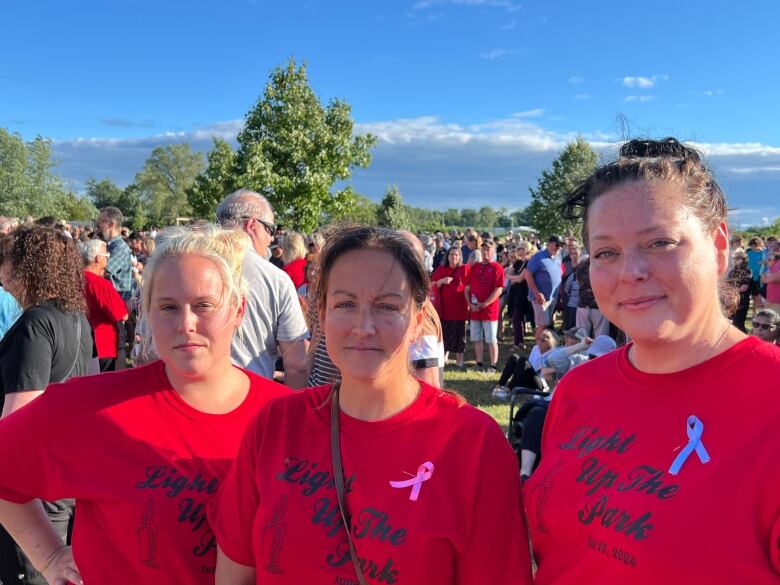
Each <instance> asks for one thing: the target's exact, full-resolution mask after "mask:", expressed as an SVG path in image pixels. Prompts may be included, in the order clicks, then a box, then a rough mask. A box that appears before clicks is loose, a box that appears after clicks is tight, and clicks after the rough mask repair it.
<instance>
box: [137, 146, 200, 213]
mask: <svg viewBox="0 0 780 585" xmlns="http://www.w3.org/2000/svg"><path fill="white" fill-rule="evenodd" d="M202 168H203V156H202V155H201V154H200V153H199V152H192V147H191V146H190V145H189V144H188V143H184V144H170V145H167V146H158V147H157V148H155V149H154V150H153V151H152V154H151V156H150V157H149V158H148V159H146V162H145V163H144V166H143V168H142V169H141V170H140V171H139V173H138V174H137V175H136V176H135V184H136V186H137V187H138V193H139V197H140V200H141V202H142V203H143V205H144V208H145V209H146V210H147V213H148V217H149V219H151V220H152V221H153V222H155V223H157V224H159V225H164V224H165V223H167V222H169V221H170V220H172V219H174V218H176V217H187V216H189V215H190V214H191V213H192V210H191V209H190V205H189V203H188V201H187V189H189V188H190V187H191V186H192V185H193V183H194V182H195V177H197V176H198V174H199V173H200V172H201V169H202Z"/></svg>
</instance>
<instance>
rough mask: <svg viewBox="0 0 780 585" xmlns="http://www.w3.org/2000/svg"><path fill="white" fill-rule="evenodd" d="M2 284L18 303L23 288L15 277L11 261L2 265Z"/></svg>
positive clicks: (0, 266)
mask: <svg viewBox="0 0 780 585" xmlns="http://www.w3.org/2000/svg"><path fill="white" fill-rule="evenodd" d="M0 283H2V285H3V288H4V289H5V291H6V292H7V293H10V294H11V295H12V296H13V297H14V298H15V299H16V300H17V301H19V300H20V297H19V295H20V293H21V287H20V286H19V282H18V281H17V280H16V278H15V277H14V275H13V268H12V267H11V262H10V261H9V260H6V261H5V262H3V263H2V265H0Z"/></svg>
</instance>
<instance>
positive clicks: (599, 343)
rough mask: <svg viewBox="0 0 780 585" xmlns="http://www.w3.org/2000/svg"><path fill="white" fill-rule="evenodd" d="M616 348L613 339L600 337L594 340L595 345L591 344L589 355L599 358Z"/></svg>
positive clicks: (606, 336) (604, 336)
mask: <svg viewBox="0 0 780 585" xmlns="http://www.w3.org/2000/svg"><path fill="white" fill-rule="evenodd" d="M616 347H617V344H616V343H615V340H614V339H612V338H611V337H610V336H609V335H599V336H597V337H596V339H594V340H593V343H591V344H590V347H589V348H588V355H592V356H594V357H599V356H602V355H604V354H605V353H609V352H610V351H612V350H613V349H615V348H616Z"/></svg>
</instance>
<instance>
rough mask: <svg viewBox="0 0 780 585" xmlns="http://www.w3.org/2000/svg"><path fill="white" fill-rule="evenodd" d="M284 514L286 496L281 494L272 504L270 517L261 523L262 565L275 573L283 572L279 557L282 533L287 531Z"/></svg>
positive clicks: (282, 540) (282, 542)
mask: <svg viewBox="0 0 780 585" xmlns="http://www.w3.org/2000/svg"><path fill="white" fill-rule="evenodd" d="M285 516H287V496H283V497H282V499H281V500H279V503H278V504H276V506H274V510H273V515H272V517H271V519H270V520H269V521H268V522H266V523H265V524H264V525H263V536H262V543H263V544H262V546H263V548H262V550H263V556H262V558H263V566H264V567H265V568H266V570H268V571H269V572H271V573H274V574H276V575H283V574H284V571H283V570H282V568H281V566H280V562H279V561H280V558H279V557H280V556H281V554H282V545H283V544H284V535H285V533H286V532H287V523H286V522H285V521H284V519H285Z"/></svg>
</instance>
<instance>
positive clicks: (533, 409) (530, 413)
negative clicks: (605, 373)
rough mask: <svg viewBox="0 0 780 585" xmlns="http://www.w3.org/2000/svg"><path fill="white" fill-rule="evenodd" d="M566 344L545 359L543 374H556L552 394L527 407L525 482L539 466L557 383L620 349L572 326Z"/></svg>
mask: <svg viewBox="0 0 780 585" xmlns="http://www.w3.org/2000/svg"><path fill="white" fill-rule="evenodd" d="M564 335H565V342H564V343H565V345H564V346H563V347H557V348H555V349H553V350H552V351H551V352H549V353H548V354H546V355H545V356H544V358H543V359H542V363H543V366H544V367H543V368H542V372H543V373H544V372H545V371H547V373H548V374H549V373H551V374H553V378H554V379H553V380H552V382H553V385H552V386H553V391H552V392H551V393H550V394H549V395H548V396H545V397H544V398H534V399H532V400H531V401H529V403H528V406H527V407H526V408H525V413H524V414H525V416H524V418H523V434H522V436H521V437H520V477H521V478H522V479H523V481H525V480H526V479H528V477H529V476H530V475H531V473H533V470H534V469H535V468H536V466H537V465H538V463H539V457H540V455H541V450H542V429H543V428H544V419H545V417H546V416H547V408H548V407H549V405H550V400H552V397H553V394H554V393H555V386H554V383H555V382H556V381H557V380H560V379H561V378H562V377H563V376H565V375H566V374H567V373H568V372H569V370H571V369H572V368H575V367H577V366H579V365H581V364H584V363H585V362H587V361H588V360H590V359H592V358H597V357H601V356H603V355H604V354H607V353H609V352H610V351H612V350H613V349H615V348H616V347H617V346H616V344H615V340H614V339H612V338H611V337H609V336H608V335H599V336H598V337H596V339H591V338H589V337H586V336H585V330H584V329H577V328H576V327H573V328H571V329H569V330H567V331H565V332H564Z"/></svg>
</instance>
